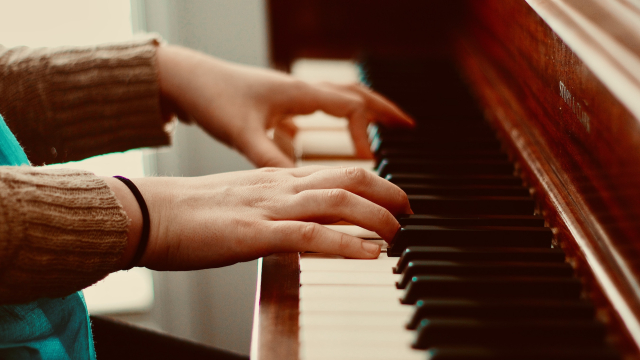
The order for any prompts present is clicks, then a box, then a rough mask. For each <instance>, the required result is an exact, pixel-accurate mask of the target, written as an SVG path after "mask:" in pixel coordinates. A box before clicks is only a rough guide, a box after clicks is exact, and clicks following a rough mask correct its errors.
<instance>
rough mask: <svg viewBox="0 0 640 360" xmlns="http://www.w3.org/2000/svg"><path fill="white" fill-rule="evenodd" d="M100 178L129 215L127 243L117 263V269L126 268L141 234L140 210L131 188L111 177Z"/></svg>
mask: <svg viewBox="0 0 640 360" xmlns="http://www.w3.org/2000/svg"><path fill="white" fill-rule="evenodd" d="M102 179H103V180H104V181H105V182H106V183H107V185H109V188H111V191H113V193H114V194H115V196H116V199H118V201H119V202H120V204H121V205H122V207H123V209H124V211H125V213H127V216H128V217H129V226H128V228H127V230H128V233H127V244H126V245H125V248H124V252H123V254H122V258H121V259H120V261H119V263H118V268H119V269H126V268H127V267H129V265H130V263H131V261H132V260H133V257H134V256H135V254H136V250H137V249H138V245H139V243H140V237H141V235H142V211H141V210H140V206H139V205H138V202H137V201H136V198H135V196H133V193H131V190H129V188H127V186H126V185H125V184H123V183H122V182H121V181H120V180H118V179H114V178H112V177H102Z"/></svg>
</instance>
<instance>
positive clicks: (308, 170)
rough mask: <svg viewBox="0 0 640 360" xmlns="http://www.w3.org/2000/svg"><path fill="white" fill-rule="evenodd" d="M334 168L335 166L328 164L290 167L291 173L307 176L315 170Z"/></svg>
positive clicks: (296, 175) (297, 175)
mask: <svg viewBox="0 0 640 360" xmlns="http://www.w3.org/2000/svg"><path fill="white" fill-rule="evenodd" d="M332 168H334V166H326V165H308V166H302V167H298V168H293V169H289V170H288V171H289V173H290V174H291V175H293V176H295V177H305V176H309V175H311V174H313V173H315V172H318V171H321V170H327V169H332ZM302 190H303V189H301V190H300V191H302Z"/></svg>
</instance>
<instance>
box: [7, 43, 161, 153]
mask: <svg viewBox="0 0 640 360" xmlns="http://www.w3.org/2000/svg"><path fill="white" fill-rule="evenodd" d="M158 45H159V41H158V39H157V38H156V37H149V36H147V37H145V38H143V39H137V40H134V41H129V42H126V43H119V44H109V45H100V46H95V47H85V48H55V49H33V50H32V49H25V48H22V49H12V50H9V51H5V53H4V54H3V55H2V56H1V57H0V66H1V67H3V69H2V70H4V72H5V73H4V74H5V75H6V76H5V79H7V76H8V77H10V78H11V79H8V80H11V81H3V82H4V83H5V85H2V87H4V89H2V88H0V95H3V97H4V98H3V101H2V104H0V106H1V108H0V111H2V112H3V115H5V119H6V121H7V124H8V125H9V127H10V128H11V130H12V131H13V132H14V133H15V134H16V138H17V139H18V141H20V142H21V143H22V145H23V147H24V148H25V151H26V153H27V155H28V157H29V159H30V161H31V162H32V163H34V164H38V165H39V164H43V163H57V162H66V161H72V160H80V159H84V158H87V157H91V156H94V155H98V154H104V153H110V152H117V151H125V150H129V149H132V148H138V147H147V146H159V145H166V144H168V143H169V141H170V139H169V135H168V133H167V131H165V120H164V119H163V117H162V113H161V106H160V88H159V82H158V74H157V71H158V70H157V66H156V63H155V61H156V56H155V55H156V49H157V46H158ZM8 84H11V85H8ZM45 119H46V121H45Z"/></svg>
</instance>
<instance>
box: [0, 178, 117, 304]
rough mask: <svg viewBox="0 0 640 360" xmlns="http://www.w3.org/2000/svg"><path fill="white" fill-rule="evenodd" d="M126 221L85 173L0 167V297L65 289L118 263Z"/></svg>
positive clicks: (16, 299)
mask: <svg viewBox="0 0 640 360" xmlns="http://www.w3.org/2000/svg"><path fill="white" fill-rule="evenodd" d="M128 224H129V219H128V217H127V215H126V213H125V212H124V210H123V208H122V206H121V205H120V203H119V202H118V200H117V199H116V197H115V195H114V194H113V192H112V191H111V190H110V188H109V186H108V185H107V184H106V182H105V181H104V180H102V179H100V178H98V177H96V176H95V175H93V174H91V173H89V172H86V171H82V170H68V169H63V170H50V169H47V170H43V169H36V168H31V167H26V166H23V167H9V166H0V304H11V303H24V302H28V301H32V300H35V299H37V298H40V297H52V298H53V297H61V296H65V295H69V294H71V293H73V292H75V291H78V290H80V289H83V288H85V287H87V286H89V285H91V284H93V283H95V282H96V281H98V280H100V279H102V278H104V277H105V276H106V275H107V274H109V273H110V272H112V271H115V270H117V263H118V261H119V259H121V257H122V254H123V251H124V247H125V245H126V241H127V226H128Z"/></svg>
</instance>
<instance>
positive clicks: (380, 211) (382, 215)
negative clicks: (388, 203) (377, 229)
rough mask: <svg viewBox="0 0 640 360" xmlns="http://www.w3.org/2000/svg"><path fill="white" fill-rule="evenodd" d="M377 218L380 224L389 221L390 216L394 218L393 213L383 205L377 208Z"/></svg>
mask: <svg viewBox="0 0 640 360" xmlns="http://www.w3.org/2000/svg"><path fill="white" fill-rule="evenodd" d="M375 216H376V220H377V221H378V223H379V224H385V223H387V222H388V221H389V219H390V218H392V217H393V216H392V215H391V213H389V211H388V210H387V209H385V208H383V207H382V206H380V207H378V208H377V209H376V215H375Z"/></svg>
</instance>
